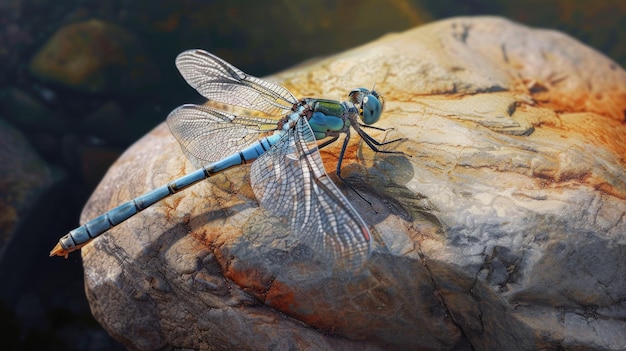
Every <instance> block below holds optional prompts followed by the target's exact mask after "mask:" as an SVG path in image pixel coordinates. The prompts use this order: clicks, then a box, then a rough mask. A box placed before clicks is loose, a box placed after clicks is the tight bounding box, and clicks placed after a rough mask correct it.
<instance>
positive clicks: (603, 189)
mask: <svg viewBox="0 0 626 351" xmlns="http://www.w3.org/2000/svg"><path fill="white" fill-rule="evenodd" d="M251 73H253V72H251ZM273 78H274V79H275V80H276V81H278V82H280V83H281V84H283V85H285V86H286V87H288V88H289V89H290V90H291V91H292V92H293V93H294V94H295V95H296V96H314V97H325V98H333V99H343V98H345V95H346V93H347V92H348V91H349V90H350V89H352V88H354V87H359V86H366V87H369V86H372V85H373V84H376V88H377V90H379V91H381V92H382V93H383V94H384V98H385V101H386V105H385V113H384V115H383V118H382V119H381V121H380V122H379V123H378V124H377V126H379V127H383V128H393V130H389V131H386V132H380V131H373V132H372V134H373V136H375V137H376V138H378V139H379V140H382V139H384V138H386V139H388V140H390V139H393V138H398V137H401V138H405V140H404V141H402V142H398V143H394V144H391V145H390V146H391V149H393V150H396V151H402V152H404V153H405V155H389V154H376V153H374V152H372V151H371V150H369V149H368V148H367V147H366V146H363V145H361V144H359V143H358V142H357V141H356V140H354V141H353V142H352V143H351V144H350V146H351V147H350V148H349V149H348V152H347V155H346V159H345V160H344V167H343V171H342V174H343V175H344V176H345V177H346V178H347V182H348V183H349V184H350V185H351V188H354V190H356V192H358V194H359V195H360V196H359V195H357V193H356V192H355V191H353V190H352V189H351V188H350V187H347V186H346V185H345V184H342V183H340V182H339V181H336V183H338V185H339V187H340V188H341V189H342V191H343V192H344V194H345V195H346V196H347V197H348V199H349V200H350V201H351V203H352V204H353V205H354V207H355V208H356V209H357V211H358V212H359V213H360V214H361V216H362V217H363V218H364V219H365V221H366V222H367V224H368V225H369V228H370V230H371V232H372V233H373V237H374V241H375V243H374V250H373V253H372V255H371V257H370V259H369V260H368V261H367V262H366V264H365V265H364V266H363V267H362V268H361V269H359V270H356V271H353V270H342V269H341V268H335V269H334V270H331V269H328V268H327V266H324V265H317V264H315V262H312V261H309V260H308V256H306V255H304V256H302V255H300V254H299V253H301V252H298V251H297V250H293V251H290V250H289V249H288V248H286V247H285V244H284V242H286V241H288V240H287V239H288V237H289V233H288V232H287V233H285V231H284V230H283V229H284V228H283V227H284V226H283V225H282V222H281V220H280V219H277V218H273V217H271V216H268V214H267V213H266V212H265V211H263V209H262V208H259V206H258V203H257V201H256V199H255V197H254V195H253V192H252V190H251V187H250V183H249V167H248V166H242V167H238V168H236V169H233V170H231V171H227V172H225V173H222V174H220V175H218V176H215V177H214V178H212V179H210V180H208V181H206V182H203V183H200V184H198V185H196V186H194V187H192V188H190V189H188V190H186V191H184V192H182V193H180V194H177V195H174V196H172V197H170V198H168V199H166V200H164V201H162V202H160V203H158V204H156V205H154V206H152V207H150V208H149V209H147V210H145V211H144V212H142V213H140V214H139V215H137V216H135V217H134V218H132V219H130V220H128V221H127V222H125V223H123V224H122V225H120V226H118V227H116V228H114V229H113V230H111V231H109V232H108V233H106V234H105V235H103V236H101V237H100V238H98V239H96V240H95V241H94V242H93V243H92V244H90V245H87V246H85V247H84V248H83V249H82V256H83V261H84V267H85V285H86V293H87V296H88V299H89V301H90V305H91V308H92V311H93V314H94V316H95V317H96V318H97V319H98V320H99V322H100V323H101V324H102V325H103V327H104V328H105V329H106V330H107V331H108V332H109V333H110V334H111V335H112V336H113V337H114V338H115V339H117V340H118V341H120V342H122V343H123V344H124V345H126V346H127V347H128V348H129V349H135V350H149V349H162V348H189V349H202V350H221V349H224V350H227V349H238V350H259V349H276V350H283V349H299V350H302V349H311V350H318V349H343V350H382V349H393V350H403V349H406V350H412V349H432V350H448V349H470V348H474V349H478V350H495V349H508V350H530V349H538V348H541V349H563V348H565V349H597V350H620V349H624V348H626V333H624V330H626V322H625V321H626V305H624V301H626V261H624V259H623V258H624V256H626V217H625V216H626V215H625V213H626V183H625V180H626V174H625V173H626V172H625V168H624V167H625V165H626V161H625V160H624V155H626V142H625V141H626V126H625V125H624V114H623V113H624V112H623V111H624V110H626V72H625V71H624V70H623V69H622V68H621V67H620V66H619V65H617V64H616V63H614V62H612V61H611V60H609V59H607V58H606V57H604V56H602V55H601V54H599V53H598V52H597V51H595V50H593V49H591V48H589V47H586V46H584V45H582V44H581V43H579V42H578V41H576V40H574V39H572V38H570V37H568V36H566V35H564V34H561V33H559V32H556V31H550V30H540V29H532V28H528V27H525V26H522V25H519V24H516V23H512V22H510V21H508V20H505V19H501V18H493V17H479V18H453V19H449V20H445V21H440V22H436V23H433V24H430V25H427V26H423V27H419V28H416V29H414V30H411V31H408V32H405V33H401V34H397V35H388V36H386V37H384V38H381V39H379V40H378V41H375V42H373V43H370V44H368V45H365V46H362V47H359V48H356V49H354V50H350V51H348V52H345V53H342V54H339V55H336V56H333V57H330V58H327V59H324V60H322V61H318V62H316V63H313V64H309V65H307V66H303V67H299V68H298V69H297V70H292V71H289V72H284V73H282V74H280V75H277V76H275V77H273ZM181 103H183V101H181ZM354 139H356V138H354ZM219 146H220V145H216V147H219ZM340 147H341V145H340V143H335V144H333V145H331V146H328V147H326V148H324V149H322V157H323V159H324V162H325V164H326V169H327V170H328V171H329V173H333V171H334V165H335V164H336V162H337V156H336V155H338V153H339V148H340ZM193 169H194V167H193V166H192V165H191V163H190V162H189V161H188V160H186V158H185V156H184V155H183V153H182V152H181V150H180V147H179V145H178V144H177V142H176V141H175V140H174V138H173V137H172V135H171V134H170V133H169V131H168V129H167V127H166V126H165V125H160V126H159V127H157V128H156V129H155V130H153V131H152V132H150V133H149V134H148V135H146V136H145V137H144V138H142V139H141V140H140V141H138V142H137V143H136V144H135V145H134V146H132V147H131V148H130V149H129V150H128V151H127V152H126V153H125V154H124V155H123V156H122V157H121V158H120V159H119V160H118V161H117V162H116V164H115V165H114V166H113V167H112V168H111V169H110V171H109V172H108V173H107V175H106V177H105V178H104V179H103V181H102V182H101V184H100V185H99V187H98V188H97V190H96V191H95V193H94V194H93V196H92V197H91V199H90V201H89V203H88V204H87V206H86V207H85V210H84V212H83V216H82V220H83V221H86V220H88V219H90V218H93V217H95V216H97V215H98V214H100V213H102V212H104V211H106V210H108V209H111V208H113V207H115V206H116V205H118V204H120V203H122V202H125V201H127V200H129V199H131V198H133V197H135V196H138V195H140V194H142V193H144V192H146V191H148V190H150V189H153V188H155V187H157V186H160V185H162V184H165V183H166V182H168V181H170V180H173V179H175V178H177V177H179V176H181V175H183V174H185V173H188V172H190V171H192V170H193ZM335 180H336V178H335ZM364 200H367V201H364Z"/></svg>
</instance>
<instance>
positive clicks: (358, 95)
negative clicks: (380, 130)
mask: <svg viewBox="0 0 626 351" xmlns="http://www.w3.org/2000/svg"><path fill="white" fill-rule="evenodd" d="M348 97H349V98H350V102H352V103H353V104H354V105H355V106H357V107H358V109H359V115H360V116H361V120H362V121H363V123H365V124H367V125H370V124H374V123H376V122H378V120H379V119H380V115H381V114H382V113H383V107H384V101H383V97H382V96H380V95H379V94H378V93H377V92H376V91H375V90H372V91H370V90H368V89H365V88H356V89H354V90H352V91H351V92H350V94H348Z"/></svg>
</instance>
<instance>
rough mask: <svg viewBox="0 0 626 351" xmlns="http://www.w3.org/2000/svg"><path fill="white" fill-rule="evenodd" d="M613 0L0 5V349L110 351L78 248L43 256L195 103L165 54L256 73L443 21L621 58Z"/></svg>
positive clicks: (621, 17) (35, 0)
mask: <svg viewBox="0 0 626 351" xmlns="http://www.w3.org/2000/svg"><path fill="white" fill-rule="evenodd" d="M625 14H626V2H623V1H619V0H614V1H598V0H596V1H593V2H590V1H571V0H568V1H566V0H560V1H550V2H546V1H539V0H519V1H504V0H502V1H486V0H473V1H463V2H461V1H450V0H437V1H434V0H423V1H393V0H389V1H376V0H370V1H347V0H343V1H316V0H307V1H297V2H290V1H266V2H257V1H221V2H217V1H198V0H167V1H145V0H136V1H121V0H109V1H107V0H102V1H96V0H92V1H87V0H82V1H80V0H73V1H58V0H23V1H19V0H0V282H2V288H0V330H2V342H1V344H0V345H2V349H5V350H11V349H24V350H26V349H36V350H47V349H49V350H112V349H123V348H122V347H121V346H120V345H119V344H117V343H116V342H115V341H113V340H111V339H110V337H109V336H108V335H107V334H106V332H104V331H103V330H102V329H101V328H100V326H99V325H98V323H97V322H96V321H95V320H94V319H93V317H92V316H91V314H90V312H89V306H88V304H87V301H86V299H85V296H84V291H83V285H82V284H83V281H82V279H83V278H82V267H81V261H80V254H78V253H75V254H73V255H71V256H70V258H69V259H68V260H63V259H61V258H58V257H55V258H48V252H49V251H50V249H51V248H52V247H53V246H54V244H55V243H56V242H57V240H58V238H59V237H60V236H62V235H64V234H65V233H66V232H67V231H68V230H70V229H73V228H75V227H76V226H77V225H78V218H79V215H80V211H81V208H82V206H83V205H84V203H85V202H86V200H87V198H88V196H89V195H90V193H91V192H92V191H93V189H94V187H95V186H96V185H97V184H98V182H99V180H100V179H101V177H102V176H103V175H104V173H105V172H106V170H107V168H108V167H109V166H110V165H111V163H113V162H114V161H115V159H116V158H117V157H118V156H119V155H120V154H121V152H123V150H124V149H126V148H127V147H128V146H129V145H130V144H131V143H132V142H134V141H135V140H137V139H138V138H140V137H141V136H142V135H143V134H145V133H146V132H148V131H149V130H150V129H151V128H153V127H154V126H155V125H157V124H158V123H160V122H162V121H163V120H164V119H165V117H166V116H167V114H168V113H169V111H171V110H172V109H173V108H174V107H176V106H178V105H181V104H183V103H191V102H196V103H198V102H201V101H202V98H201V97H200V96H199V95H198V94H197V93H196V92H195V91H194V90H193V89H191V88H190V87H188V86H187V85H186V84H185V82H184V81H183V80H182V78H180V76H179V74H178V72H177V71H176V68H175V66H174V58H175V57H176V55H177V54H178V53H179V52H181V51H183V50H186V49H190V48H204V49H206V50H208V51H211V52H213V53H215V54H217V55H218V56H220V57H222V58H224V59H225V60H226V61H228V62H231V63H232V64H234V65H235V66H237V67H239V68H241V69H242V70H244V71H245V72H249V73H252V74H254V75H256V76H264V75H268V74H272V73H274V72H277V71H279V70H282V69H285V68H288V67H290V66H292V65H295V64H297V63H299V62H302V61H304V60H307V59H311V58H315V57H320V56H325V55H329V54H332V53H336V52H340V51H342V50H346V49H349V48H352V47H355V46H357V45H360V44H363V43H366V42H368V41H371V40H374V39H376V38H378V37H380V36H382V35H384V34H386V33H389V32H399V31H404V30H407V29H410V28H413V27H415V26H418V25H421V24H424V23H428V22H431V21H435V20H437V19H442V18H447V17H452V16H469V15H498V16H504V17H508V18H510V19H513V20H515V21H518V22H521V23H524V24H527V25H529V26H535V27H544V28H553V29H557V30H560V31H563V32H565V33H567V34H569V35H571V36H573V37H575V38H577V39H578V40H580V41H582V42H584V43H586V44H588V45H590V46H592V47H594V48H596V49H597V50H599V51H601V52H603V53H604V54H606V55H607V56H609V57H611V58H612V59H613V60H615V61H616V62H617V63H619V64H620V65H621V66H622V67H624V63H625V62H626V45H623V43H624V42H625V41H626V34H625V33H626V31H625V23H626V18H625V17H626V16H625Z"/></svg>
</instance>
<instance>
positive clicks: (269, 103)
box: [50, 50, 400, 267]
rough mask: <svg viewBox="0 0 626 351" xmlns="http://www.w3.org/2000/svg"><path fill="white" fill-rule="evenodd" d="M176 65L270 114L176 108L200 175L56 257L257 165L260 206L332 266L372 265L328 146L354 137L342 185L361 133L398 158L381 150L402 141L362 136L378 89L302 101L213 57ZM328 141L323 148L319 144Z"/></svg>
mask: <svg viewBox="0 0 626 351" xmlns="http://www.w3.org/2000/svg"><path fill="white" fill-rule="evenodd" d="M176 66H177V68H178V70H179V71H180V73H181V74H182V76H183V77H184V78H185V80H186V81H187V83H189V85H191V86H192V87H193V88H194V89H196V90H197V91H198V92H199V93H200V94H201V95H203V96H204V97H205V98H207V99H209V100H213V101H216V102H219V103H223V104H227V105H234V106H239V107H242V108H245V109H249V110H255V111H259V112H262V113H263V114H264V115H265V116H266V117H253V116H244V115H234V114H231V113H228V112H226V111H223V110H219V109H216V108H212V107H208V106H202V105H192V104H186V105H182V106H180V107H178V108H177V109H175V110H173V111H172V112H171V113H170V114H169V116H168V117H167V124H168V126H169V128H170V130H171V132H172V134H173V135H174V136H175V138H176V139H177V141H178V142H179V144H180V146H181V148H182V150H183V152H184V153H185V155H186V156H187V157H188V158H189V159H190V160H191V161H192V163H193V164H194V165H196V166H198V167H199V169H198V170H196V171H194V172H192V173H189V174H187V175H185V176H183V177H181V178H179V179H176V180H173V181H171V182H169V183H167V184H165V185H163V186H161V187H159V188H156V189H154V190H152V191H150V192H148V193H146V194H143V195H141V196H139V197H137V198H135V199H133V200H130V201H129V202H126V203H124V204H122V205H120V206H118V207H116V208H114V209H112V210H110V211H108V212H106V213H104V214H103V215H101V216H99V217H97V218H94V219H92V220H90V221H89V222H87V223H85V224H83V225H82V226H80V227H78V228H76V229H74V230H72V231H70V232H69V233H68V234H67V235H65V236H63V237H62V238H61V239H60V240H59V243H58V244H57V245H56V246H55V247H54V249H53V250H52V251H51V252H50V256H54V255H58V256H65V257H66V258H67V256H68V254H69V253H70V252H72V251H75V250H78V249H79V248H81V247H82V246H84V245H86V244H87V243H89V242H90V241H91V240H93V239H94V238H96V237H98V236H99V235H101V234H103V233H104V232H106V231H107V230H109V229H111V228H112V227H114V226H116V225H118V224H120V223H122V222H124V221H125V220H127V219H129V218H130V217H132V216H134V215H135V214H137V213H138V212H140V211H142V210H144V209H146V208H147V207H149V206H152V205H153V204H155V203H156V202H158V201H160V200H162V199H164V198H166V197H168V196H170V195H172V194H176V193H178V192H179V191H181V190H183V189H185V188H187V187H189V186H191V185H193V184H195V183H197V182H200V181H202V180H204V179H206V178H209V177H211V176H213V175H215V174H217V173H220V172H222V171H224V170H227V169H229V168H231V167H234V166H237V165H241V164H245V163H249V162H252V161H254V162H253V163H252V165H251V170H250V179H251V184H252V189H253V191H254V194H255V196H256V198H257V200H258V201H259V203H260V205H261V206H262V207H263V208H264V209H265V210H266V211H269V213H270V214H271V215H275V216H278V217H281V218H286V219H287V222H288V223H289V225H290V230H291V232H292V233H293V235H295V236H296V238H297V239H298V240H299V241H301V242H302V243H305V244H307V245H308V246H309V247H310V248H311V249H312V250H314V251H315V252H318V253H321V255H322V257H324V258H326V259H330V260H344V261H345V262H347V263H349V264H350V265H352V266H353V267H357V266H360V265H361V264H362V263H363V262H364V261H365V260H367V258H368V257H369V255H370V252H371V249H372V240H371V235H370V231H369V230H368V227H367V225H366V224H365V222H364V221H363V219H362V218H361V216H360V215H359V214H358V213H357V211H356V210H355V209H354V207H352V205H351V204H350V202H348V200H347V199H346V198H345V196H344V195H343V194H342V193H341V192H340V191H339V189H338V188H337V186H336V185H335V184H334V183H333V181H332V180H331V179H330V178H329V177H328V175H327V174H326V171H325V170H324V165H323V163H322V159H321V156H320V154H319V150H318V149H319V148H321V147H324V146H326V145H328V144H330V143H332V142H334V141H336V140H337V139H338V138H339V136H340V135H341V134H345V135H346V137H345V139H344V142H343V147H342V149H341V153H340V155H339V160H338V163H337V169H336V173H337V175H338V176H339V178H340V179H343V178H341V174H340V170H341V162H342V159H343V156H344V153H345V151H346V147H347V145H348V141H349V139H350V129H351V128H352V129H354V130H355V131H356V132H357V134H358V135H359V136H360V137H361V138H362V139H363V141H364V142H365V143H366V144H367V145H368V146H369V147H370V148H372V149H373V150H375V151H378V152H385V153H397V152H394V151H385V150H380V149H379V148H378V147H379V146H381V145H385V144H388V143H391V142H394V141H397V140H400V139H397V140H392V141H388V142H385V143H381V142H378V141H376V140H375V139H374V138H372V137H371V136H369V135H368V134H367V133H365V132H364V131H363V129H362V127H365V126H370V125H371V124H373V123H376V122H377V121H378V120H379V118H380V116H381V114H382V110H383V100H382V97H381V96H380V95H379V94H378V93H377V92H376V91H373V90H372V91H370V90H368V89H365V88H357V89H354V90H352V91H351V92H350V93H349V94H348V101H345V102H339V101H334V100H325V99H317V98H303V99H300V100H298V99H296V98H295V97H294V96H293V94H292V93H291V92H289V91H288V90H287V89H285V88H284V87H282V86H280V85H277V84H275V83H272V82H269V81H266V80H263V79H260V78H256V77H253V76H250V75H248V74H246V73H244V72H242V71H240V70H239V69H237V68H235V67H234V66H232V65H230V64H229V63H227V62H225V61H223V60H222V59H220V58H219V57H217V56H215V55H213V54H210V53H208V52H206V51H203V50H189V51H185V52H183V53H181V54H180V55H178V57H177V58H176ZM359 119H360V120H359ZM361 122H362V123H361ZM370 127H371V128H375V129H380V128H376V127H373V126H370ZM270 134H271V135H270ZM268 135H269V136H268ZM318 140H323V141H320V144H319V145H318Z"/></svg>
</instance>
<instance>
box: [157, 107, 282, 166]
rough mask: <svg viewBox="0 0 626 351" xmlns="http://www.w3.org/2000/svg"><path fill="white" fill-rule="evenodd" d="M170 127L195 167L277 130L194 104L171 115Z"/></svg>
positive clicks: (273, 125) (257, 120)
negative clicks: (261, 135)
mask: <svg viewBox="0 0 626 351" xmlns="http://www.w3.org/2000/svg"><path fill="white" fill-rule="evenodd" d="M167 125H168V126H169V128H170V131H171V132H172V134H173V135H174V137H175V138H176V140H178V143H179V144H180V146H181V148H182V149H183V152H184V153H185V155H186V156H187V157H188V158H189V159H190V160H191V161H192V163H193V164H194V166H196V167H202V166H204V165H206V164H208V163H211V162H215V161H218V160H221V159H222V158H224V157H226V156H228V155H230V154H232V153H234V152H236V151H238V150H241V149H243V148H245V147H247V146H249V145H250V144H253V143H254V142H256V141H257V140H258V139H259V137H260V134H262V133H267V132H271V131H273V130H276V128H277V127H276V121H274V120H271V119H264V118H257V117H245V116H236V115H233V114H230V113H226V112H224V111H220V110H216V109H213V108H210V107H207V106H200V105H193V104H187V105H182V106H180V107H178V108H176V109H175V110H174V111H172V112H171V113H170V114H169V116H167Z"/></svg>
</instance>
